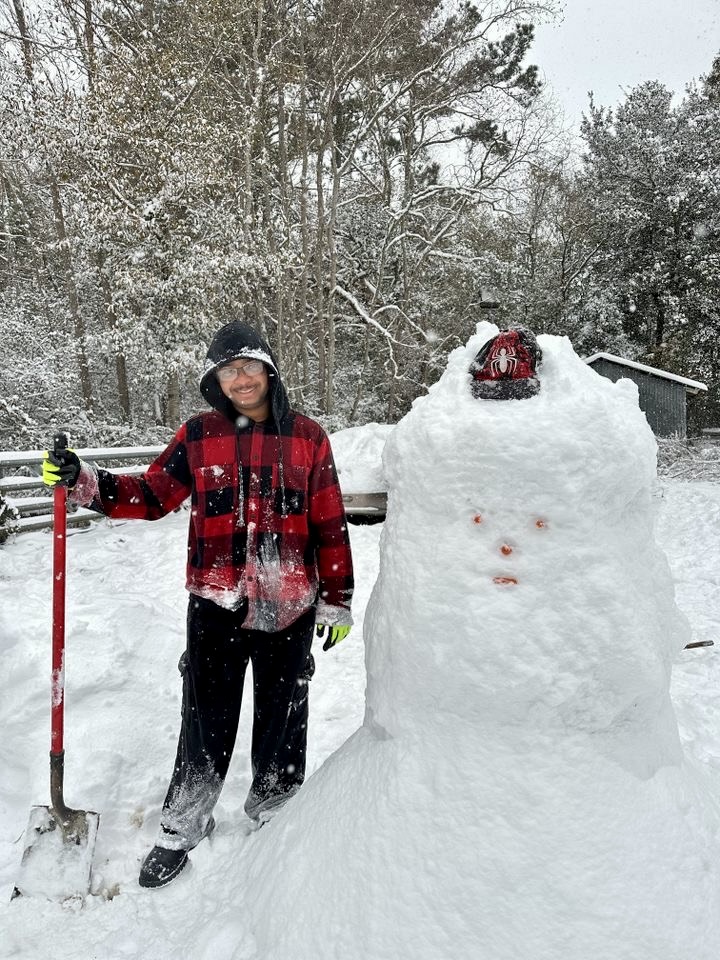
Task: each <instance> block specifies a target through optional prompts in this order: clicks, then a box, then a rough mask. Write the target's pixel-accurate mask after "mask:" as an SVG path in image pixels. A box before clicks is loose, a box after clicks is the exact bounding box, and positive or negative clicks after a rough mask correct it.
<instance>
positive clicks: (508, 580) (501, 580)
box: [493, 577, 517, 587]
mask: <svg viewBox="0 0 720 960" xmlns="http://www.w3.org/2000/svg"><path fill="white" fill-rule="evenodd" d="M493 583H497V584H498V585H499V586H501V587H511V586H515V585H516V584H517V580H516V579H515V577H493Z"/></svg>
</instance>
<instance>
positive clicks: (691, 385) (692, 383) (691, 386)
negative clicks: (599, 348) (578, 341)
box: [585, 353, 707, 393]
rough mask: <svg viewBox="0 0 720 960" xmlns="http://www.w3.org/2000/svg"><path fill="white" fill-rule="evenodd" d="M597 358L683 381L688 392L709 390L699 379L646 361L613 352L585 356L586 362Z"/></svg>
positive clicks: (668, 378)
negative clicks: (618, 355) (659, 368)
mask: <svg viewBox="0 0 720 960" xmlns="http://www.w3.org/2000/svg"><path fill="white" fill-rule="evenodd" d="M595 360H609V361H610V362H611V363H619V364H620V366H623V367H632V368H633V370H642V372H643V373H652V374H654V375H655V376H656V377H664V378H665V379H666V380H675V381H676V382H677V383H682V384H683V385H684V386H685V388H686V390H687V392H688V393H697V392H698V391H699V390H707V387H706V386H705V384H704V383H700V382H699V381H698V380H689V379H688V378H687V377H681V376H679V375H678V374H677V373H668V372H667V370H658V368H657V367H648V366H647V364H645V363H638V362H637V360H626V359H625V358H624V357H616V356H615V355H614V354H612V353H594V354H593V355H592V356H591V357H586V358H585V363H594V361H595Z"/></svg>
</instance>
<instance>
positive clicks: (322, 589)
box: [71, 323, 353, 632]
mask: <svg viewBox="0 0 720 960" xmlns="http://www.w3.org/2000/svg"><path fill="white" fill-rule="evenodd" d="M228 327H233V328H235V329H233V330H231V331H230V333H231V334H233V335H234V337H231V338H230V339H231V340H234V341H236V342H235V343H234V349H235V350H238V352H235V353H234V354H233V356H232V357H227V356H226V354H227V353H228V352H233V351H227V350H224V351H222V352H221V356H220V358H219V360H218V361H217V362H216V363H215V364H214V365H210V366H209V368H208V370H207V371H206V373H205V374H204V376H203V379H202V381H201V389H202V390H203V393H204V395H205V396H206V397H207V398H208V399H209V400H210V402H211V403H212V404H213V405H215V406H217V407H218V408H219V409H216V410H214V411H212V412H209V413H201V414H199V415H197V416H195V417H192V418H191V419H190V420H188V421H187V422H186V423H185V424H183V426H182V427H181V428H180V430H178V432H177V433H176V435H175V437H174V438H173V440H172V441H171V443H170V444H169V446H168V447H167V448H166V449H165V450H164V451H163V453H161V454H160V456H159V457H157V459H156V460H155V461H154V462H153V463H152V464H151V465H150V467H149V468H148V469H147V471H146V472H145V473H144V474H142V475H140V476H131V475H125V474H112V473H109V472H108V471H106V470H101V469H95V468H90V467H88V466H87V465H86V464H83V465H82V470H81V475H80V478H79V480H78V483H77V484H76V486H75V488H74V489H73V490H72V491H71V497H72V499H74V500H75V501H76V502H81V503H85V504H87V505H89V506H91V507H93V508H94V509H96V510H99V511H100V512H102V513H105V514H107V516H109V517H117V518H138V519H145V520H156V519H158V518H159V517H162V516H164V515H165V514H167V513H169V512H170V511H172V510H175V509H176V508H177V507H178V506H180V504H181V503H183V501H184V500H186V499H187V498H188V497H190V498H191V511H190V528H189V536H188V563H187V584H186V585H187V589H188V590H189V591H190V592H191V593H193V594H197V595H199V596H202V597H205V598H207V599H209V600H212V601H214V602H215V603H217V604H219V605H220V606H223V607H228V608H237V607H239V606H240V604H241V603H242V602H243V600H244V599H247V601H248V612H247V616H246V618H245V621H244V624H243V625H244V626H245V627H246V628H248V629H254V630H262V631H266V632H272V631H277V630H282V629H284V628H285V627H287V626H289V625H290V624H291V623H293V622H294V621H295V620H296V619H297V618H298V617H299V616H300V615H301V614H302V613H304V612H305V611H306V610H308V609H309V608H310V607H312V606H315V605H316V606H317V609H316V619H317V620H318V622H321V623H328V624H342V625H349V624H351V623H352V617H351V614H350V601H351V597H352V591H353V571H352V556H351V553H350V543H349V537H348V532H347V526H346V522H345V511H344V508H343V503H342V495H341V493H340V486H339V484H338V479H337V472H336V470H335V464H334V462H333V456H332V451H331V448H330V442H329V440H328V437H327V435H326V433H325V431H324V430H323V429H322V427H321V426H320V425H319V424H318V423H316V422H315V421H314V420H311V419H310V418H309V417H305V416H303V415H302V414H299V413H296V412H295V411H292V410H290V409H289V408H288V407H287V400H286V397H285V392H284V388H282V384H281V382H280V378H279V375H278V373H277V368H276V365H275V363H274V358H273V357H272V354H271V353H270V351H269V350H268V349H267V347H266V345H265V344H264V343H262V341H260V343H261V344H262V346H261V347H259V346H258V345H257V343H255V342H254V341H253V340H252V338H250V337H249V336H248V331H250V332H251V333H252V334H253V336H255V337H256V336H257V335H256V334H255V333H254V331H252V330H251V328H247V327H245V325H244V324H239V323H237V324H233V325H228ZM227 330H228V328H223V331H227ZM223 331H221V334H222V333H223ZM238 331H240V333H241V334H243V336H239V335H238ZM238 338H239V339H238ZM217 339H218V338H216V340H217ZM248 341H249V343H248ZM213 343H214V344H215V343H216V341H214V342H213ZM261 353H262V354H264V355H263V356H261V357H260V358H261V359H263V360H264V362H265V363H266V364H267V366H268V368H269V370H271V371H272V375H271V408H272V411H273V415H272V418H271V419H269V420H267V421H265V422H263V423H256V422H254V421H252V420H249V421H248V418H246V417H240V418H238V415H237V412H236V411H235V410H234V408H232V407H228V406H227V405H226V398H225V396H224V394H222V391H220V389H219V387H217V389H216V387H215V385H216V384H217V379H216V377H215V375H214V370H215V369H216V367H217V365H219V363H224V362H227V359H235V358H237V357H242V356H253V357H258V356H259V355H260V354H261ZM215 354H216V356H217V351H215ZM208 355H209V356H210V357H211V359H212V345H211V349H210V351H208ZM227 403H229V401H228V402H227ZM231 417H232V419H231ZM236 418H237V423H236V422H235V419H236Z"/></svg>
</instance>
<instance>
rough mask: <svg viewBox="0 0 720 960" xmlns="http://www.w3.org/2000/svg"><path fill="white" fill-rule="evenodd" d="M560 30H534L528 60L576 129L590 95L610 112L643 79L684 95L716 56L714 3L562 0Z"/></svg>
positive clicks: (718, 1) (718, 20) (718, 26)
mask: <svg viewBox="0 0 720 960" xmlns="http://www.w3.org/2000/svg"><path fill="white" fill-rule="evenodd" d="M564 9H565V14H564V19H563V20H562V22H560V23H558V24H546V25H540V26H538V27H537V29H536V40H535V43H534V45H533V48H532V50H531V52H530V56H529V58H528V60H529V61H530V62H532V63H536V64H537V65H538V66H539V67H540V70H541V73H542V74H544V76H545V79H546V81H547V83H548V84H549V85H550V86H551V87H552V88H553V90H554V92H555V95H556V97H557V99H558V101H559V102H560V104H561V106H562V107H563V108H564V110H565V114H566V117H567V120H568V121H569V122H571V123H573V124H574V125H576V124H578V123H579V122H580V118H581V114H582V112H583V110H587V105H588V96H587V94H588V91H589V90H592V91H593V92H594V95H595V102H596V103H597V104H600V105H602V106H605V107H608V106H614V105H615V104H617V103H618V102H619V101H621V100H622V99H623V90H628V91H629V90H630V89H632V87H634V86H637V84H638V83H642V82H643V81H644V80H660V81H662V82H663V83H664V84H665V85H666V86H667V87H669V89H671V90H673V91H675V92H676V93H679V94H682V92H683V90H684V88H685V85H686V84H687V83H688V82H689V81H690V80H691V79H693V78H696V79H697V78H698V77H700V75H701V74H705V73H708V72H709V70H710V67H711V65H712V61H713V59H714V58H715V56H716V55H717V54H718V52H720V0H593V2H590V0H565V4H564Z"/></svg>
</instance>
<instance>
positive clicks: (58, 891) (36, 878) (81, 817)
mask: <svg viewBox="0 0 720 960" xmlns="http://www.w3.org/2000/svg"><path fill="white" fill-rule="evenodd" d="M66 814H67V816H65V817H64V818H63V819H62V820H61V819H60V818H59V817H58V816H57V815H56V813H55V812H54V811H53V809H52V808H51V807H31V808H30V818H29V820H28V825H27V829H26V830H25V849H24V851H23V856H22V862H21V864H20V876H19V879H18V881H17V883H16V884H15V889H14V890H13V893H12V897H13V899H14V898H15V897H19V896H26V897H44V898H45V899H46V900H68V899H70V898H72V897H85V896H87V894H88V893H89V892H90V874H91V871H92V857H93V851H94V849H95V841H96V839H97V831H98V824H99V823H100V816H99V814H97V813H93V812H92V811H87V810H66Z"/></svg>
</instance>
